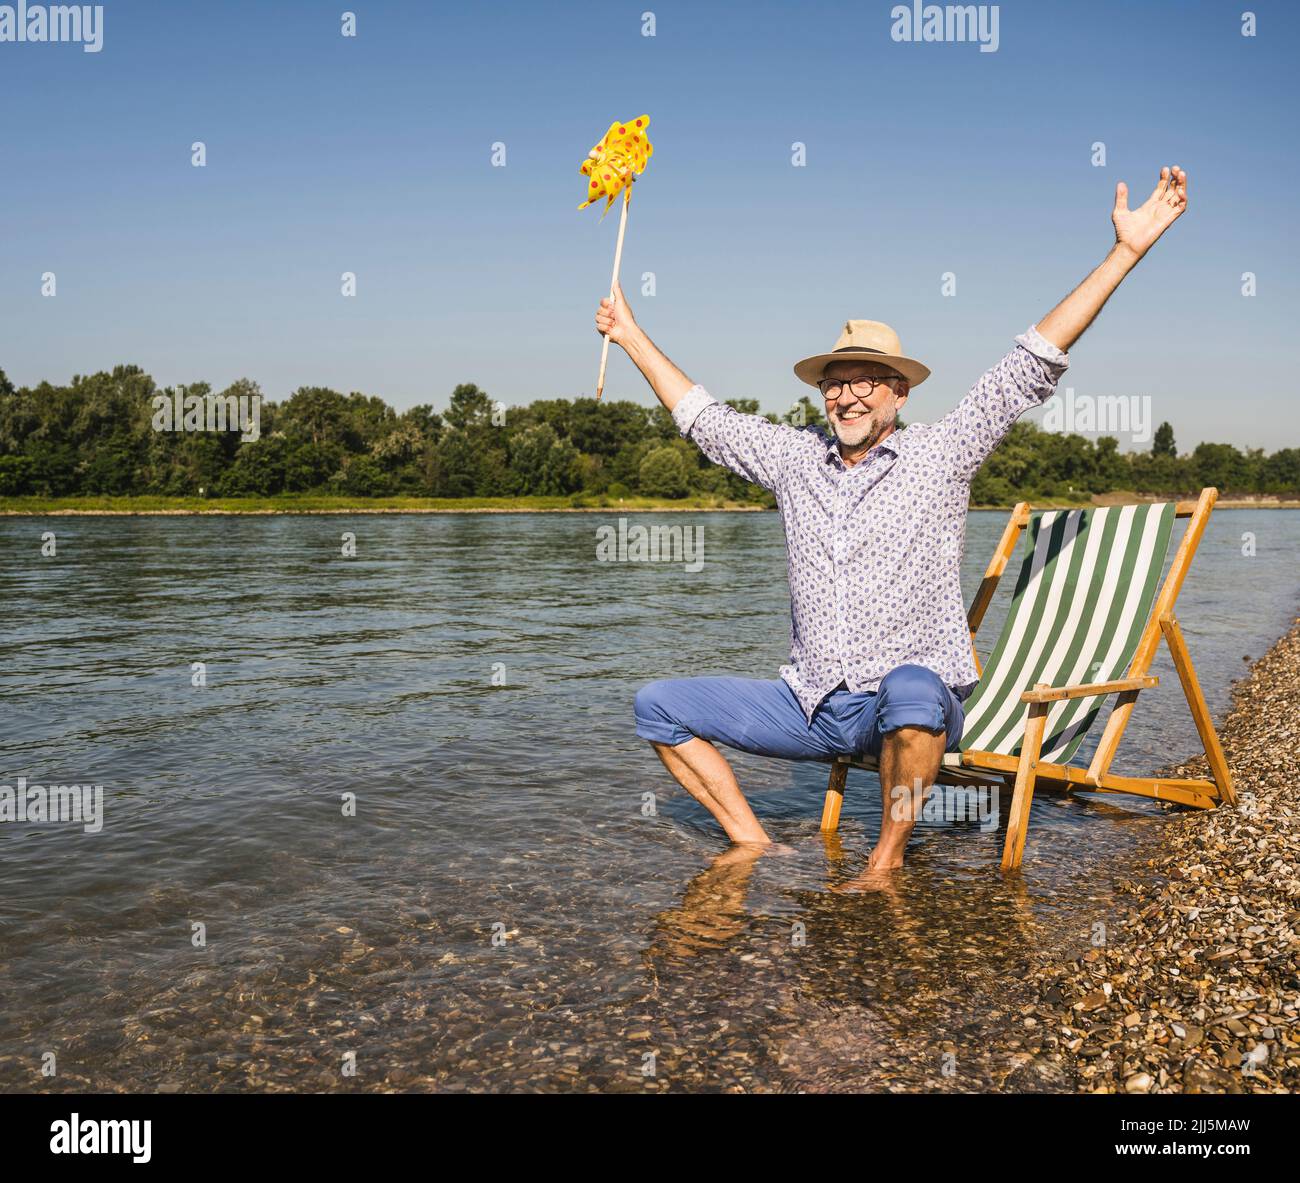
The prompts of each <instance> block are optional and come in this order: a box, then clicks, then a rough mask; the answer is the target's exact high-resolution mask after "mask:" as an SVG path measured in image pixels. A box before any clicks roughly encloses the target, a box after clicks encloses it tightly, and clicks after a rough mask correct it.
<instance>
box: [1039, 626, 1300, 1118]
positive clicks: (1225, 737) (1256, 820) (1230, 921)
mask: <svg viewBox="0 0 1300 1183" xmlns="http://www.w3.org/2000/svg"><path fill="white" fill-rule="evenodd" d="M1297 720H1300V619H1298V620H1296V621H1294V622H1293V623H1292V625H1291V627H1290V629H1289V630H1288V631H1287V632H1286V633H1285V634H1284V635H1283V636H1282V638H1281V639H1280V640H1278V641H1277V642H1276V643H1275V644H1274V645H1273V646H1272V648H1271V649H1269V651H1268V652H1267V653H1266V654H1265V655H1264V656H1263V657H1261V658H1260V659H1259V660H1258V661H1257V662H1255V663H1254V664H1253V665H1252V666H1251V667H1250V670H1249V672H1248V673H1247V674H1246V676H1245V677H1244V678H1243V679H1242V680H1241V681H1239V682H1238V683H1237V684H1236V685H1235V686H1234V687H1233V691H1232V704H1231V706H1230V707H1229V710H1228V714H1227V717H1226V718H1225V719H1224V720H1223V722H1222V724H1221V725H1220V727H1219V738H1220V740H1221V741H1222V744H1223V749H1224V753H1225V755H1226V757H1227V761H1228V766H1229V768H1230V770H1231V772H1232V776H1233V784H1234V787H1235V789H1236V793H1237V798H1238V803H1237V805H1236V806H1235V807H1233V806H1227V805H1224V806H1220V807H1219V808H1217V809H1214V810H1180V809H1176V808H1173V807H1166V813H1165V820H1164V824H1163V825H1162V826H1161V828H1160V831H1159V833H1158V834H1157V835H1155V836H1154V837H1153V839H1152V841H1151V843H1150V844H1149V845H1144V846H1143V847H1142V848H1141V849H1140V850H1139V851H1137V852H1135V854H1134V856H1133V864H1132V865H1131V866H1130V867H1127V868H1118V867H1117V868H1115V873H1116V875H1117V876H1119V877H1120V882H1119V887H1120V893H1121V899H1123V898H1124V897H1128V898H1129V899H1131V900H1132V902H1131V903H1130V904H1129V905H1128V908H1127V912H1126V914H1125V915H1124V916H1123V918H1122V919H1121V920H1120V921H1119V922H1118V923H1117V924H1116V925H1115V927H1114V928H1113V929H1112V930H1111V931H1110V932H1109V933H1108V934H1107V941H1106V944H1105V945H1104V946H1102V947H1100V948H1093V949H1090V950H1089V951H1088V952H1087V953H1085V954H1084V955H1083V956H1082V957H1078V958H1076V959H1075V960H1073V961H1071V962H1069V963H1068V964H1064V965H1062V964H1060V963H1057V964H1055V965H1050V964H1049V965H1044V966H1040V967H1039V968H1038V969H1037V970H1035V971H1034V972H1033V974H1032V975H1031V978H1030V981H1029V983H1028V984H1029V985H1030V987H1031V989H1032V990H1033V992H1034V993H1035V994H1036V995H1037V997H1038V1000H1039V1003H1038V1006H1039V1008H1040V1009H1036V1012H1035V1013H1037V1014H1039V1015H1040V1016H1041V1018H1042V1019H1043V1020H1045V1021H1046V1024H1047V1030H1049V1031H1052V1032H1053V1033H1054V1035H1053V1038H1052V1039H1051V1040H1049V1042H1048V1047H1045V1048H1044V1052H1045V1053H1047V1058H1048V1059H1050V1060H1052V1061H1055V1062H1056V1063H1057V1064H1058V1065H1061V1066H1063V1067H1065V1068H1066V1069H1067V1071H1069V1072H1072V1074H1073V1077H1074V1080H1075V1083H1076V1088H1077V1090H1078V1091H1080V1092H1101V1093H1117V1092H1128V1093H1247V1092H1250V1093H1258V1092H1266V1093H1289V1092H1293V1091H1295V1090H1297V1089H1300V805H1298V804H1297V802H1296V791H1295V786H1296V784H1297V783H1300V725H1297V722H1296V721H1297ZM1164 772H1165V773H1166V774H1169V775H1173V774H1177V775H1180V776H1206V775H1207V770H1206V761H1205V757H1204V756H1203V755H1202V756H1199V757H1197V758H1195V759H1193V760H1189V761H1187V762H1186V763H1184V764H1181V765H1179V766H1177V767H1176V768H1175V769H1166V770H1164ZM1053 1045H1054V1046H1053Z"/></svg>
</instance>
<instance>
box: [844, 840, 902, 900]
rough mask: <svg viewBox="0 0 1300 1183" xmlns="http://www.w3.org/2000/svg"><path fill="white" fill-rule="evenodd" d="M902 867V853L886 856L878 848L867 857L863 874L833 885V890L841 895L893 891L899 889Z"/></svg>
mask: <svg viewBox="0 0 1300 1183" xmlns="http://www.w3.org/2000/svg"><path fill="white" fill-rule="evenodd" d="M902 868H903V858H902V856H901V855H892V856H888V857H886V856H884V855H881V854H880V852H879V851H878V850H873V851H872V852H871V857H870V858H869V859H867V866H866V869H865V870H863V871H862V873H861V874H859V875H855V876H854V877H853V878H852V879H847V880H845V881H844V882H843V883H841V884H839V885H838V886H835V887H832V888H831V891H833V892H836V893H837V894H839V895H852V894H855V893H857V892H863V891H887V892H891V893H893V892H896V891H897V890H898V882H899V879H900V878H901V876H899V874H898V872H899V871H901V870H902Z"/></svg>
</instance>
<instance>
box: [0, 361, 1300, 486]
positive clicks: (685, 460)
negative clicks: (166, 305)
mask: <svg viewBox="0 0 1300 1183" xmlns="http://www.w3.org/2000/svg"><path fill="white" fill-rule="evenodd" d="M183 393H184V394H185V395H189V396H197V397H198V398H200V399H205V400H207V399H209V398H210V396H212V395H213V392H212V391H211V390H210V388H209V387H208V386H207V385H206V384H203V383H199V384H196V385H193V386H189V387H186V388H184V392H183ZM174 394H175V391H174V390H173V389H172V388H167V389H159V388H157V387H156V386H155V384H154V382H153V380H152V379H151V378H150V377H149V376H148V375H147V374H146V373H144V371H143V370H141V369H140V368H139V367H137V366H118V367H116V368H115V369H114V370H113V371H112V372H111V373H106V372H100V373H98V374H93V375H90V376H77V377H74V378H73V379H72V381H71V383H69V384H68V385H66V386H54V385H51V384H50V383H48V382H42V383H41V384H40V385H38V386H35V387H31V388H27V387H21V388H15V387H14V386H13V384H12V383H11V382H10V381H9V380H8V379H7V378H6V377H5V375H4V372H3V371H0V496H24V495H30V496H40V497H47V498H48V497H63V496H78V495H119V496H120V495H139V494H154V495H162V496H186V497H193V496H196V495H200V491H202V495H206V496H219V497H243V496H275V495H277V494H282V493H335V494H343V495H347V496H352V497H377V496H393V495H411V496H421V497H512V496H528V495H538V494H540V495H550V496H557V495H558V496H572V497H578V496H583V497H585V496H590V495H594V496H598V497H600V496H603V497H606V498H610V499H618V498H623V497H629V496H646V497H667V498H686V497H705V498H708V499H711V500H716V499H721V500H728V501H737V502H749V503H753V504H758V505H771V504H773V502H772V498H771V496H770V494H768V493H767V492H766V491H764V490H762V489H760V488H758V487H757V486H755V485H751V484H749V483H748V482H746V481H744V480H743V479H741V478H740V477H738V476H736V475H734V474H733V473H731V472H729V471H727V470H726V469H723V468H719V467H718V466H716V465H714V464H712V463H710V462H709V461H708V460H706V459H705V458H704V457H703V456H702V455H701V454H700V452H699V450H698V449H697V448H696V447H695V446H694V445H693V444H691V443H689V442H688V441H686V440H683V439H682V438H681V437H680V436H679V435H678V434H677V430H676V428H675V426H674V424H673V421H672V417H671V416H670V415H669V414H668V413H667V412H666V411H665V410H664V409H663V408H662V407H659V406H654V407H649V406H642V405H640V404H637V403H632V402H620V401H601V402H596V401H595V400H594V399H590V398H578V399H538V400H536V401H534V402H532V403H529V404H528V405H527V406H511V407H505V406H503V405H501V404H499V403H494V402H493V400H492V399H491V398H489V396H488V395H487V393H486V392H485V391H483V390H480V389H479V387H478V386H476V385H474V384H472V383H463V384H461V385H459V386H457V387H456V389H455V390H454V391H452V394H451V399H450V403H449V405H448V407H447V409H446V411H444V412H442V413H441V414H439V413H436V412H435V411H434V410H433V408H432V406H430V405H421V406H417V407H412V408H411V409H410V410H408V411H403V412H400V413H399V412H398V411H395V410H394V409H393V408H392V407H390V406H389V405H388V404H387V403H385V402H384V401H383V399H381V398H378V397H377V396H374V395H366V394H359V393H355V392H354V393H351V394H346V395H345V394H341V393H339V392H338V391H335V390H330V389H327V388H325V387H319V386H304V387H301V388H299V389H298V390H296V391H295V392H294V393H293V394H292V395H291V396H290V397H289V398H287V399H285V400H284V401H283V402H273V401H270V400H262V399H261V392H260V391H259V390H258V388H257V386H256V385H255V384H254V383H252V382H250V381H248V380H247V379H241V380H239V381H237V382H235V383H234V384H233V385H231V386H230V387H228V388H227V389H226V390H224V391H222V392H220V395H219V397H220V398H222V399H224V400H230V399H235V400H238V399H241V398H242V399H245V400H249V399H257V400H258V406H259V408H260V422H259V425H258V426H259V431H258V433H257V438H255V439H251V438H241V432H240V429H239V426H238V424H237V423H235V422H233V421H232V422H231V423H230V424H229V425H228V427H229V430H225V431H179V430H157V429H156V425H157V423H158V410H157V408H158V406H159V404H160V403H161V401H162V399H161V398H160V396H165V397H166V398H167V399H171V398H172V397H173V395H174ZM728 402H729V404H730V405H731V406H734V407H736V408H737V409H738V410H741V411H747V412H750V413H757V412H758V403H757V400H753V399H732V400H728ZM230 405H231V406H233V405H234V404H233V403H231V404H230ZM766 417H767V418H768V419H770V420H772V421H773V422H787V423H791V424H793V425H795V426H801V427H803V426H807V427H812V426H823V427H824V426H825V420H824V418H823V416H822V413H821V410H820V408H819V407H816V406H814V405H813V404H812V402H811V401H810V400H809V399H808V398H807V397H804V398H802V399H801V400H800V401H799V402H798V403H797V404H796V405H795V406H794V407H793V408H792V409H791V411H790V412H788V413H787V414H786V415H784V416H780V417H778V416H776V415H772V414H768V415H767V416H766ZM168 422H170V416H169V417H168ZM248 434H249V433H247V432H245V433H244V435H248ZM1205 485H1215V486H1217V487H1218V488H1219V490H1220V491H1221V492H1223V493H1225V494H1237V495H1245V494H1270V493H1271V494H1282V495H1287V494H1290V495H1300V449H1297V448H1285V449H1282V450H1280V451H1276V452H1273V453H1272V454H1270V455H1265V453H1264V451H1263V449H1247V450H1246V451H1241V450H1239V449H1238V448H1236V447H1234V446H1233V445H1231V444H1215V443H1202V444H1198V445H1197V446H1196V447H1195V448H1194V449H1193V450H1192V451H1191V452H1190V453H1188V454H1185V455H1179V454H1178V450H1177V447H1176V445H1175V442H1174V434H1173V429H1172V428H1171V427H1170V426H1169V424H1167V423H1163V424H1161V425H1160V427H1159V429H1158V430H1157V431H1156V433H1155V436H1154V439H1153V443H1152V446H1151V448H1150V450H1149V451H1143V452H1128V453H1125V452H1121V451H1120V450H1119V444H1118V441H1117V440H1116V439H1114V438H1113V437H1109V436H1102V437H1101V438H1099V439H1096V440H1093V439H1089V438H1087V437H1085V436H1081V435H1076V434H1065V433H1060V432H1048V431H1043V430H1041V429H1040V428H1038V427H1037V426H1035V425H1034V424H1033V423H1030V422H1026V421H1021V422H1019V423H1017V424H1016V425H1015V427H1013V428H1012V430H1011V433H1010V435H1009V436H1008V437H1007V439H1006V440H1004V441H1003V443H1002V444H1001V445H1000V446H999V447H998V449H997V450H996V451H995V452H994V453H993V455H992V456H991V457H990V458H989V460H988V461H987V462H986V463H985V465H984V467H983V468H982V469H981V471H980V472H979V474H978V475H977V476H976V478H975V481H974V483H973V485H972V488H971V498H972V502H973V503H974V504H977V505H1004V504H1009V503H1011V502H1014V501H1017V500H1020V499H1021V498H1029V499H1031V500H1032V499H1033V498H1053V497H1060V498H1064V497H1071V496H1075V497H1078V496H1086V495H1087V494H1090V493H1109V492H1116V491H1121V490H1123V491H1134V492H1141V493H1155V494H1169V495H1177V494H1185V493H1191V492H1194V491H1195V490H1198V489H1200V488H1202V487H1203V486H1205Z"/></svg>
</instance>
